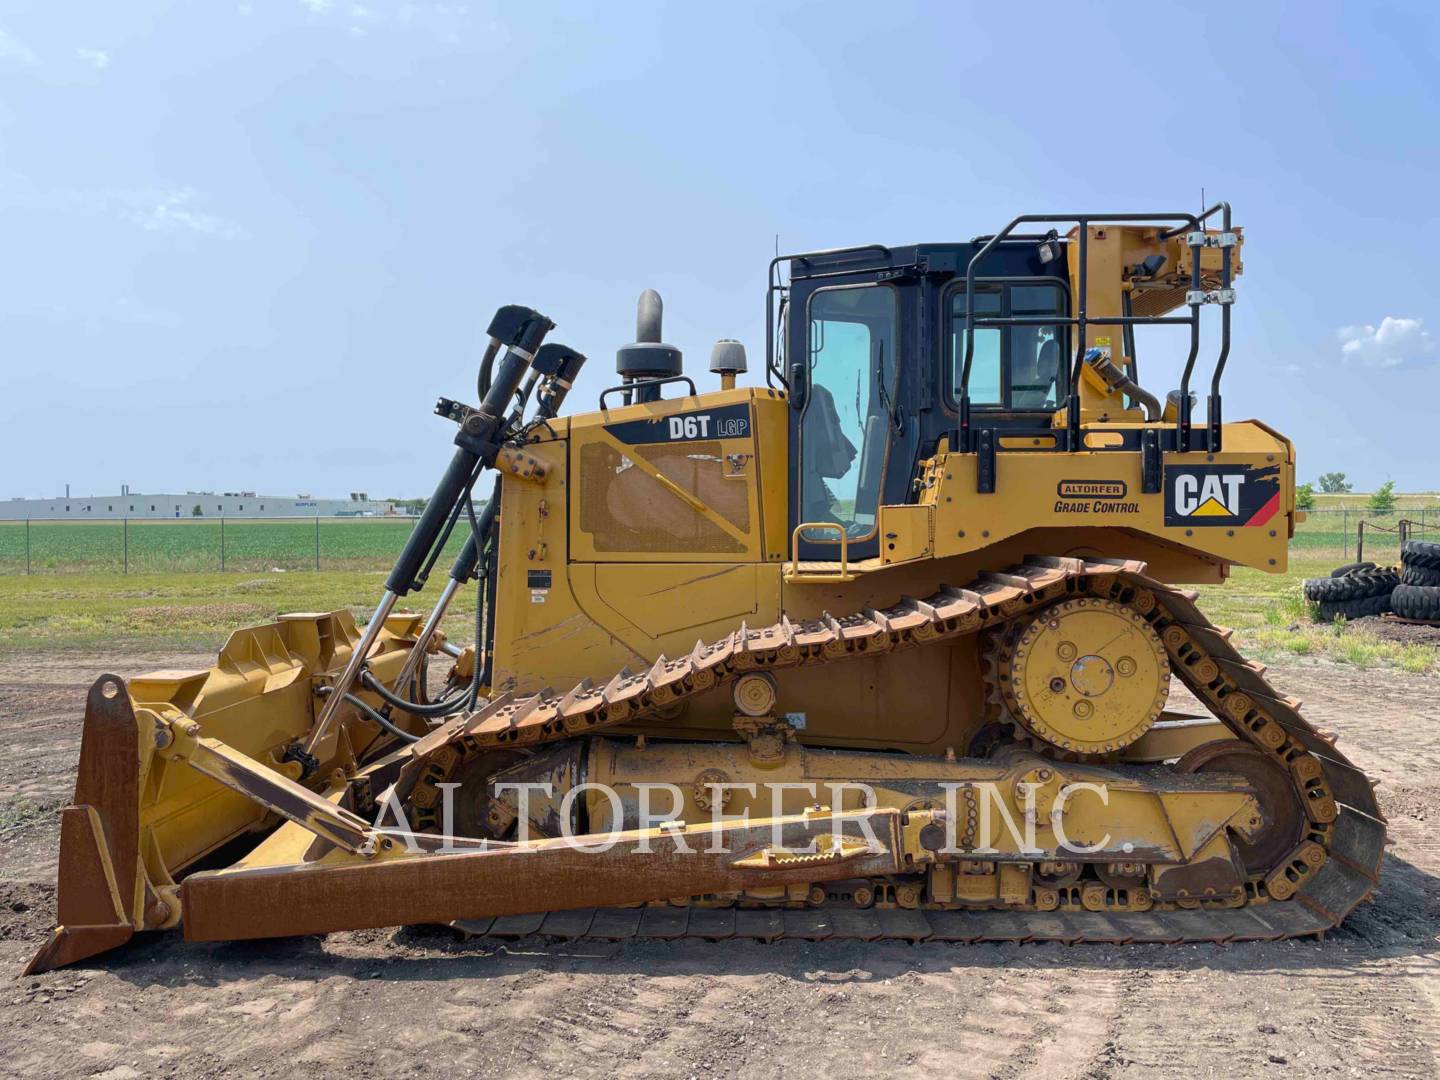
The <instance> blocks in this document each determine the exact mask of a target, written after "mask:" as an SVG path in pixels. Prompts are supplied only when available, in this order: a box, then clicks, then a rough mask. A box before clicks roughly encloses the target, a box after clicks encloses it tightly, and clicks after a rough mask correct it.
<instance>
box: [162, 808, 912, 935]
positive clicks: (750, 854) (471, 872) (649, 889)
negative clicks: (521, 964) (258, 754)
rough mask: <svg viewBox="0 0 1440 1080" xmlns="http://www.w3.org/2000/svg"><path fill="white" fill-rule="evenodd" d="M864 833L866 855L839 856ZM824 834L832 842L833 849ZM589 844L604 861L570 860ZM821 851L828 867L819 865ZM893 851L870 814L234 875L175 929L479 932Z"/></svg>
mask: <svg viewBox="0 0 1440 1080" xmlns="http://www.w3.org/2000/svg"><path fill="white" fill-rule="evenodd" d="M867 829H868V830H871V831H872V833H871V835H873V837H874V840H875V841H876V843H875V844H874V845H858V844H855V843H852V841H854V840H856V838H857V837H858V836H859V835H863V834H864V833H865V831H866V830H867ZM837 835H841V836H843V841H836V840H834V839H833V838H834V837H836V836H837ZM777 841H778V843H777ZM602 843H603V844H606V845H609V849H608V850H605V851H598V850H586V849H585V847H584V845H593V846H599V845H601V844H602ZM827 843H831V844H833V849H832V850H833V852H834V853H833V854H827V853H824V850H825V845H826V844H827ZM812 844H813V845H815V846H816V847H817V848H818V849H819V850H820V851H821V852H822V853H820V854H816V855H809V856H806V855H795V856H791V857H789V858H784V857H782V858H770V857H763V858H757V856H761V855H762V854H764V853H766V852H769V851H771V850H772V849H773V848H775V847H778V846H783V847H784V848H786V849H789V850H790V851H800V850H803V849H805V848H807V847H810V846H811V845H812ZM903 846H904V845H903V840H902V837H901V814H900V812H899V811H898V810H894V809H878V810H863V811H845V812H835V813H831V812H823V813H813V814H807V815H805V816H803V817H791V818H775V819H765V820H760V821H744V822H739V821H737V822H726V823H722V824H719V825H716V824H710V823H707V824H702V825H692V826H687V827H685V828H682V829H673V830H656V829H650V830H636V831H631V832H623V833H613V834H603V835H595V836H581V837H577V838H574V839H568V838H558V839H551V840H535V841H530V842H527V843H523V844H512V845H508V846H506V847H504V848H498V849H492V850H488V851H471V852H458V853H451V854H442V853H437V854H418V855H411V856H402V857H393V858H388V859H387V858H381V859H378V860H375V861H370V862H368V863H365V864H359V863H353V862H351V863H345V862H338V863H331V864H325V863H312V864H309V865H295V866H256V867H245V868H240V867H237V868H231V869H227V870H212V871H205V872H201V873H198V874H194V875H193V876H191V877H190V878H188V879H186V881H185V884H184V885H183V886H182V888H181V890H180V895H181V899H182V901H183V904H184V915H183V918H182V922H183V924H184V927H185V936H186V938H187V939H189V940H192V941H231V940H241V939H246V938H263V937H288V936H293V935H298V934H326V933H332V932H336V931H341V930H365V929H372V928H378V927H384V926H402V925H410V924H416V923H450V922H454V921H456V920H471V919H475V920H485V921H487V922H488V921H489V920H490V919H491V918H495V919H497V920H498V919H499V918H500V917H502V916H507V915H528V914H532V913H543V912H548V911H556V910H568V909H584V908H603V907H611V906H619V905H624V904H638V903H646V902H649V901H660V900H667V899H669V898H671V897H676V896H691V895H694V894H699V893H725V892H739V891H742V890H745V889H749V888H754V887H757V886H776V885H793V884H809V883H813V882H816V881H828V880H836V879H839V878H849V877H871V876H883V875H886V874H894V873H898V872H900V871H901V869H902V868H903V866H904V855H903Z"/></svg>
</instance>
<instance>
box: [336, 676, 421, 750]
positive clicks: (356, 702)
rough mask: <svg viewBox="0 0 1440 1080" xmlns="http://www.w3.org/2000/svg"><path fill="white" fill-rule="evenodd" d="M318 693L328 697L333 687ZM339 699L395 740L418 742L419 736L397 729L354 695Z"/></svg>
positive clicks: (391, 721) (392, 723) (387, 719)
mask: <svg viewBox="0 0 1440 1080" xmlns="http://www.w3.org/2000/svg"><path fill="white" fill-rule="evenodd" d="M318 692H319V693H320V694H321V695H322V696H329V695H330V694H332V693H334V687H331V686H322V687H320V688H319V691H318ZM341 698H342V700H343V701H344V702H345V704H347V705H353V706H355V708H356V710H358V711H359V713H360V715H362V716H363V717H365V719H367V720H370V721H372V722H373V723H376V724H379V725H380V726H381V727H382V728H384V729H385V730H386V731H388V732H389V733H390V734H391V735H394V736H395V737H396V738H397V739H403V740H404V741H405V742H407V743H413V742H419V741H420V736H419V735H411V734H410V732H408V731H406V730H405V729H404V728H402V727H398V726H397V725H396V724H395V722H394V721H393V720H391V719H390V718H389V717H388V716H385V715H383V714H381V713H379V712H377V711H376V710H374V709H372V708H371V707H370V706H369V705H367V704H366V703H365V702H363V701H361V700H360V699H359V698H358V697H356V696H355V695H354V694H342V695H341Z"/></svg>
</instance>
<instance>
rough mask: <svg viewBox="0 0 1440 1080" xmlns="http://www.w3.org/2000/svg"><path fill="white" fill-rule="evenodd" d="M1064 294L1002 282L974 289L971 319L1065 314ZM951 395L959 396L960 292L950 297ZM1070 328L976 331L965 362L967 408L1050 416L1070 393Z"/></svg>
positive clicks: (1040, 286) (961, 362)
mask: <svg viewBox="0 0 1440 1080" xmlns="http://www.w3.org/2000/svg"><path fill="white" fill-rule="evenodd" d="M1065 299H1066V298H1065V290H1064V289H1062V288H1061V287H1060V286H1059V285H1052V284H1035V285H1031V284H1023V283H1019V282H1006V283H1002V284H994V285H983V286H979V287H977V288H976V290H975V315H976V318H977V320H978V319H980V318H987V317H989V318H993V317H995V316H1008V315H1016V316H1025V317H1027V318H1036V317H1042V316H1046V315H1057V316H1061V317H1064V316H1065V315H1066V313H1067V312H1066V303H1065ZM949 337H950V342H949V344H950V356H951V365H950V378H951V395H952V398H953V399H955V400H958V399H959V397H960V375H961V370H962V368H963V366H964V363H965V290H964V288H963V287H962V288H960V289H957V290H955V291H954V292H952V293H951V294H950V335H949ZM1068 341H1069V328H1068V327H1067V326H1065V325H1064V324H1063V323H1038V324H1032V325H1021V326H1005V327H999V326H977V327H976V328H975V346H974V353H973V354H972V357H971V361H970V404H971V405H972V407H981V408H984V407H990V408H996V409H1004V410H1008V411H1014V412H1033V411H1047V412H1048V411H1051V410H1054V409H1056V408H1058V407H1059V406H1060V405H1062V404H1064V402H1065V397H1066V393H1067V391H1068V390H1069V385H1068V380H1067V373H1068V369H1069V360H1068V358H1069V349H1068V347H1067V342H1068Z"/></svg>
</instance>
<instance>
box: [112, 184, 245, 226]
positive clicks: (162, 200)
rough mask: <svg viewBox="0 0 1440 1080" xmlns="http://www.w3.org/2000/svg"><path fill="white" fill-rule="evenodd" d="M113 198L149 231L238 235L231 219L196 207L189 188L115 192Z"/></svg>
mask: <svg viewBox="0 0 1440 1080" xmlns="http://www.w3.org/2000/svg"><path fill="white" fill-rule="evenodd" d="M113 198H114V199H115V200H116V201H117V202H119V203H120V204H122V205H123V206H124V207H125V216H126V217H127V218H129V219H130V220H131V221H133V222H134V223H135V224H136V225H139V226H140V227H141V228H142V229H145V230H147V231H149V232H189V233H196V234H198V235H200V236H216V237H231V236H238V235H240V229H239V227H238V226H237V225H235V224H234V223H233V222H230V221H226V220H225V219H224V218H222V217H217V216H216V215H214V214H207V213H205V212H204V211H203V210H197V209H196V208H195V206H194V203H195V201H196V193H195V192H194V191H192V190H190V189H189V188H170V189H164V190H158V191H129V192H115V193H113Z"/></svg>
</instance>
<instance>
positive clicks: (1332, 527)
mask: <svg viewBox="0 0 1440 1080" xmlns="http://www.w3.org/2000/svg"><path fill="white" fill-rule="evenodd" d="M1401 518H1405V519H1408V520H1410V521H1412V522H1416V523H1417V525H1416V526H1414V527H1412V528H1413V529H1414V531H1415V532H1419V533H1421V534H1428V535H1429V536H1430V537H1431V538H1433V539H1437V540H1440V508H1435V507H1431V508H1427V509H1404V510H1394V511H1391V512H1389V513H1376V512H1375V511H1373V510H1365V509H1363V508H1358V507H1357V508H1354V509H1350V508H1335V509H1331V508H1326V509H1321V510H1309V511H1306V514H1305V520H1304V521H1302V522H1300V524H1299V525H1297V526H1296V529H1295V536H1294V538H1293V539H1292V540H1291V542H1290V551H1291V554H1292V555H1295V556H1297V557H1307V556H1313V557H1316V558H1333V559H1335V560H1336V561H1337V562H1346V561H1349V560H1350V559H1351V558H1352V557H1353V556H1354V553H1355V547H1356V539H1357V535H1358V532H1359V528H1360V523H1361V522H1362V521H1363V522H1365V523H1366V524H1365V558H1366V559H1369V560H1371V561H1372V562H1378V563H1395V562H1398V561H1399V559H1400V537H1399V533H1398V530H1397V528H1396V526H1397V524H1398V522H1399V521H1400V519H1401ZM415 520H416V519H415V518H411V517H384V518H319V517H317V518H243V519H242V518H230V519H226V518H206V519H201V520H191V521H184V520H181V521H156V520H153V519H146V520H143V521H141V520H136V521H130V520H114V521H85V522H78V521H63V520H61V521H55V520H38V519H37V520H32V521H0V574H63V573H118V574H148V573H174V572H177V571H182V572H183V571H216V570H240V571H272V570H388V569H389V568H390V566H391V565H392V563H393V562H394V560H395V556H396V555H398V554H399V552H400V549H401V548H402V547H403V546H404V544H405V540H406V539H407V538H408V537H409V535H410V531H411V530H412V529H413V528H414V527H415ZM1427 530H1428V533H1427ZM467 535H468V529H467V527H466V524H465V522H464V521H461V522H460V523H459V524H458V525H457V526H456V528H455V531H454V533H453V534H452V535H451V537H450V541H449V543H448V544H447V545H446V551H445V554H444V555H443V556H442V557H441V564H440V565H441V570H442V571H443V570H446V569H448V568H449V561H450V560H453V559H454V557H455V556H456V555H457V554H458V553H459V551H460V548H461V546H462V545H463V544H464V542H465V539H466V537H467Z"/></svg>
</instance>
